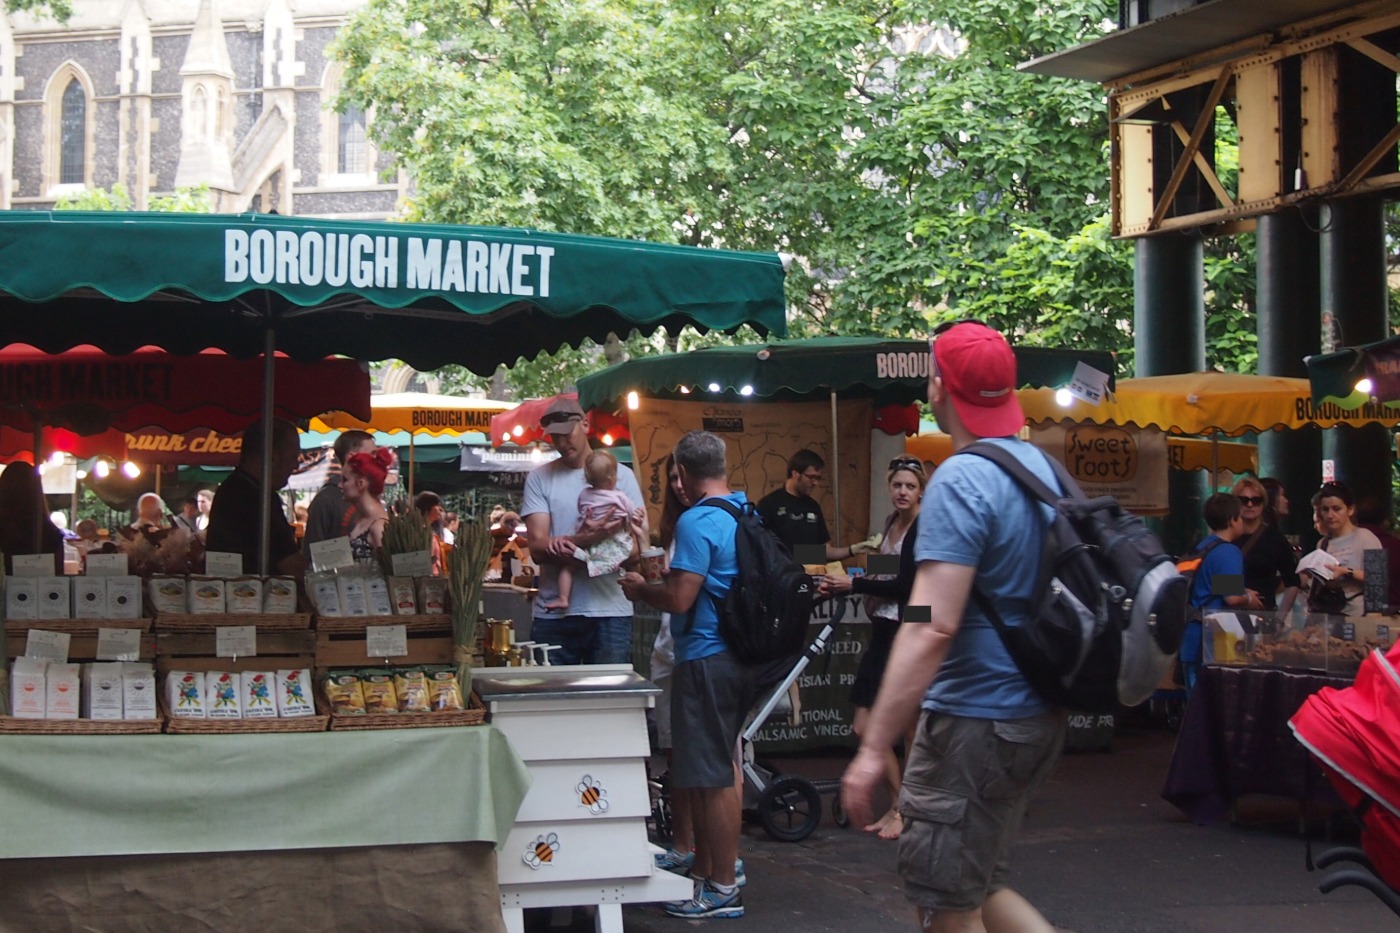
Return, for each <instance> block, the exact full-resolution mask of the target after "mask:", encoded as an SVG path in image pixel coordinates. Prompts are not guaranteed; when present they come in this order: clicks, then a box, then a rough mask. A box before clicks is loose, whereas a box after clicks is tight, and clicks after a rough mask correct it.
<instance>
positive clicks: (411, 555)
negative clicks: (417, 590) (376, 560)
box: [393, 551, 433, 577]
mask: <svg viewBox="0 0 1400 933" xmlns="http://www.w3.org/2000/svg"><path fill="white" fill-rule="evenodd" d="M393 561H394V576H396V577H426V576H429V575H431V574H432V572H433V552H432V551H406V552H404V553H403V554H395V555H394V556H393Z"/></svg>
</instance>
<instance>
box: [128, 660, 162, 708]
mask: <svg viewBox="0 0 1400 933" xmlns="http://www.w3.org/2000/svg"><path fill="white" fill-rule="evenodd" d="M122 718H124V719H155V718H156V674H155V671H154V670H152V669H151V665H149V664H143V663H140V662H138V661H126V662H124V663H123V664H122Z"/></svg>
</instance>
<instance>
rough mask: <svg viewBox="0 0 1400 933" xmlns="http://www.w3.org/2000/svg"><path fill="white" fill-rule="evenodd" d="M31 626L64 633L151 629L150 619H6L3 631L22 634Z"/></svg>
mask: <svg viewBox="0 0 1400 933" xmlns="http://www.w3.org/2000/svg"><path fill="white" fill-rule="evenodd" d="M32 628H37V629H43V630H44V631H46V632H62V633H64V634H66V635H77V636H82V635H92V636H96V635H97V630H98V629H101V628H134V629H136V630H137V631H141V632H149V631H150V630H151V620H150V619H31V620H22V619H7V620H6V621H5V631H6V632H7V633H11V634H16V635H24V634H27V633H28V631H29V630H30V629H32Z"/></svg>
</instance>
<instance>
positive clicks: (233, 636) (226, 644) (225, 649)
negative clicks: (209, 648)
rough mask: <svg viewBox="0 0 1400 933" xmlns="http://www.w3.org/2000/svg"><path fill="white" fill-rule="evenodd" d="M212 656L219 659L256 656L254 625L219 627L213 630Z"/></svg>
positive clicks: (256, 633) (256, 634) (255, 631)
mask: <svg viewBox="0 0 1400 933" xmlns="http://www.w3.org/2000/svg"><path fill="white" fill-rule="evenodd" d="M214 654H215V656H217V657H220V658H255V657H257V656H258V627H257V626H256V625H220V626H219V627H218V628H216V629H214Z"/></svg>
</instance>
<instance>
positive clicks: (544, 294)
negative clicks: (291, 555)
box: [535, 246, 554, 298]
mask: <svg viewBox="0 0 1400 933" xmlns="http://www.w3.org/2000/svg"><path fill="white" fill-rule="evenodd" d="M535 255H536V256H538V257H540V283H539V288H538V291H539V293H540V297H541V298H548V297H549V260H550V258H551V257H553V256H554V247H552V246H536V247H535Z"/></svg>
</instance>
